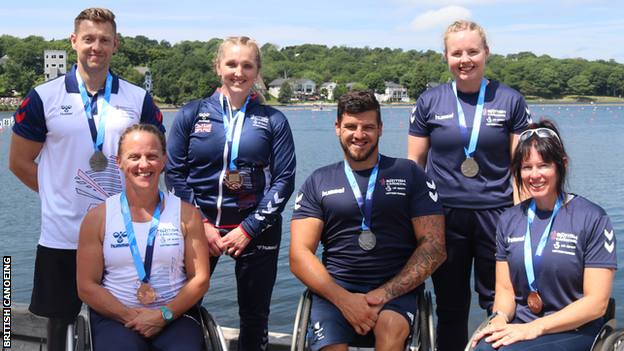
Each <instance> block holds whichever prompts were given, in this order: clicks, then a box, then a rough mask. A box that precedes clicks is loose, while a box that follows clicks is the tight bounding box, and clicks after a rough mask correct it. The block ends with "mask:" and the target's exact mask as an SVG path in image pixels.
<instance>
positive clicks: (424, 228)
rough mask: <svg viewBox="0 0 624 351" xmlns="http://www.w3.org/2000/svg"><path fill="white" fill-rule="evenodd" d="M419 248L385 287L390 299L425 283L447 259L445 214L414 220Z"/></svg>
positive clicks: (387, 296) (387, 297)
mask: <svg viewBox="0 0 624 351" xmlns="http://www.w3.org/2000/svg"><path fill="white" fill-rule="evenodd" d="M413 222H414V227H415V230H416V236H417V238H418V247H417V248H416V250H415V251H414V253H413V254H412V256H411V257H410V259H409V260H408V261H407V263H406V264H405V267H403V270H401V272H399V274H397V275H396V276H395V277H394V278H392V279H391V280H390V281H388V282H387V283H386V284H384V285H383V287H382V288H383V289H384V291H385V293H386V299H387V300H392V299H394V298H396V297H399V296H402V295H404V294H406V293H407V292H409V291H411V290H412V289H414V288H416V287H417V286H418V285H420V284H422V282H424V281H425V280H426V279H427V278H428V277H429V276H430V275H431V274H432V273H433V272H434V271H435V270H436V269H437V268H438V267H439V266H440V265H441V264H442V262H444V260H446V245H445V237H444V215H441V214H439V215H431V216H422V217H416V218H413Z"/></svg>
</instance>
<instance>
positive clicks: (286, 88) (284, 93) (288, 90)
mask: <svg viewBox="0 0 624 351" xmlns="http://www.w3.org/2000/svg"><path fill="white" fill-rule="evenodd" d="M291 83H292V82H291V81H290V80H286V81H284V83H282V86H281V87H280V91H279V95H278V96H277V101H279V102H280V103H282V104H287V103H289V102H290V96H291V95H292V86H291V85H290V84H291Z"/></svg>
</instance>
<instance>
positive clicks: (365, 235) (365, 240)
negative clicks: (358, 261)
mask: <svg viewBox="0 0 624 351" xmlns="http://www.w3.org/2000/svg"><path fill="white" fill-rule="evenodd" d="M358 244H360V247H361V248H362V250H364V251H370V250H372V249H373V248H374V247H375V246H376V245H377V237H375V234H373V232H371V231H370V230H362V233H361V234H360V236H359V237H358Z"/></svg>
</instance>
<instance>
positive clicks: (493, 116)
mask: <svg viewBox="0 0 624 351" xmlns="http://www.w3.org/2000/svg"><path fill="white" fill-rule="evenodd" d="M483 116H485V117H487V118H486V119H485V122H486V125H488V126H491V127H502V126H503V125H504V124H505V119H506V117H507V110H495V109H487V108H484V109H483Z"/></svg>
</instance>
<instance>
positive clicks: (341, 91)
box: [334, 83, 349, 101]
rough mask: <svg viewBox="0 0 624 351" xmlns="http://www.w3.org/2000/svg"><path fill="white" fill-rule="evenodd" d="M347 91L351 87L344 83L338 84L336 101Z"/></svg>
mask: <svg viewBox="0 0 624 351" xmlns="http://www.w3.org/2000/svg"><path fill="white" fill-rule="evenodd" d="M347 91H349V89H347V86H346V85H344V84H342V83H340V84H338V85H336V87H335V88H334V101H338V99H340V97H341V96H342V94H344V93H346V92H347Z"/></svg>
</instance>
